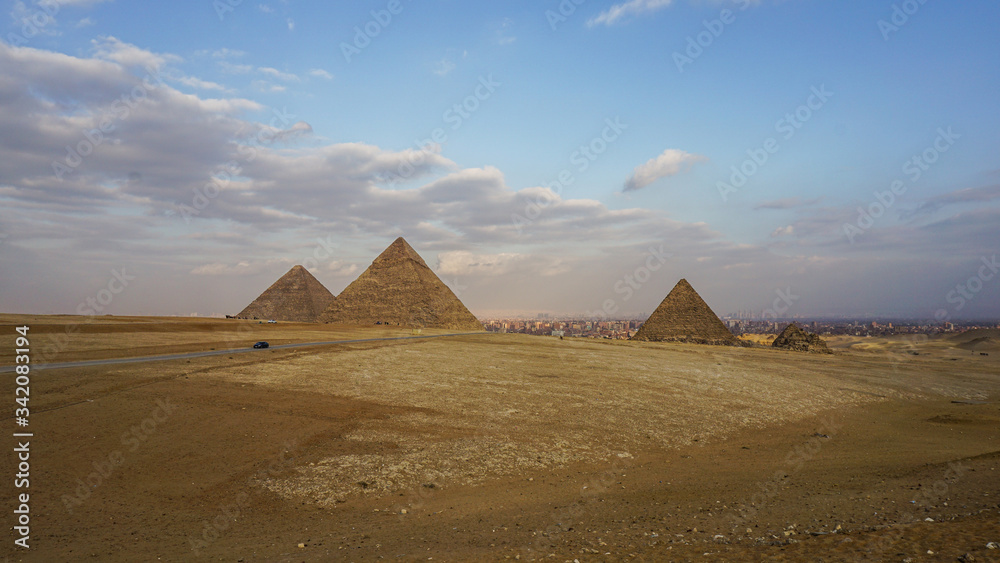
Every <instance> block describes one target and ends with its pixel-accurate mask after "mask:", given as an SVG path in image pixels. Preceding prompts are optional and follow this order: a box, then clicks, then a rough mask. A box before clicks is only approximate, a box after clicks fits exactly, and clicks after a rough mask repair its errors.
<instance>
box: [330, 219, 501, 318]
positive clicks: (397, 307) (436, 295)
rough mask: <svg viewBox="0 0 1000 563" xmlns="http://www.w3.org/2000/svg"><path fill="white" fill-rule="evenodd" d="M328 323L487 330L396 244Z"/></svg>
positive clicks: (333, 309)
mask: <svg viewBox="0 0 1000 563" xmlns="http://www.w3.org/2000/svg"><path fill="white" fill-rule="evenodd" d="M320 320H321V321H322V322H326V323H348V324H361V325H372V324H376V323H383V324H389V325H400V326H405V327H427V328H447V329H452V330H483V325H482V323H480V322H479V321H478V320H477V319H476V317H475V316H474V315H473V314H472V313H470V312H469V310H468V309H466V308H465V305H463V304H462V302H461V301H459V299H458V297H456V296H455V294H454V293H452V291H451V290H450V289H448V286H446V285H445V284H444V283H442V282H441V280H440V279H438V277H437V275H435V274H434V272H433V271H431V269H430V268H428V267H427V264H426V263H424V260H423V258H421V257H420V255H419V254H417V252H416V251H415V250H413V248H412V247H411V246H410V245H409V244H407V242H406V241H405V240H403V237H399V238H397V239H396V240H395V241H393V243H392V244H390V245H389V247H388V248H386V249H385V250H384V251H383V252H382V254H379V256H378V258H376V259H375V261H374V262H372V265H371V266H368V269H367V270H365V271H364V272H363V273H362V274H361V275H360V276H358V279H356V280H354V281H353V282H352V283H351V285H349V286H347V287H346V288H345V289H344V291H342V292H341V293H340V295H338V296H337V300H336V301H334V302H333V303H332V304H331V305H330V306H329V307H328V308H327V309H326V311H324V312H323V314H322V315H321V316H320Z"/></svg>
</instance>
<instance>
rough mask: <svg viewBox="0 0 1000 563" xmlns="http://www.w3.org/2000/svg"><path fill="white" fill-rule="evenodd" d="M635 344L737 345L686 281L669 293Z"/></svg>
mask: <svg viewBox="0 0 1000 563" xmlns="http://www.w3.org/2000/svg"><path fill="white" fill-rule="evenodd" d="M632 340H648V341H656V342H660V341H685V342H699V343H704V344H737V343H738V342H737V340H736V337H735V336H733V333H732V332H729V329H728V328H726V325H724V324H722V321H721V320H719V317H717V316H716V315H715V313H714V312H712V309H711V308H710V307H709V306H708V304H707V303H705V301H704V300H703V299H702V298H701V296H700V295H698V292H697V291H695V290H694V288H693V287H691V284H689V283H688V282H687V280H685V279H682V280H681V281H679V282H677V285H675V286H674V288H673V289H672V290H670V293H668V294H667V296H666V297H665V298H664V299H663V302H661V303H660V306H659V307H657V308H656V310H655V311H653V314H652V315H650V316H649V318H648V319H646V322H644V323H643V324H642V326H641V327H639V330H638V332H636V333H635V335H634V336H632Z"/></svg>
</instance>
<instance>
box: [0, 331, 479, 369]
mask: <svg viewBox="0 0 1000 563" xmlns="http://www.w3.org/2000/svg"><path fill="white" fill-rule="evenodd" d="M482 334H490V333H488V332H460V333H455V334H433V335H427V336H396V337H393V338H362V339H359V340H331V341H329V342H306V343H303V344H279V345H277V346H271V347H270V348H268V350H280V349H282V348H305V347H306V346H323V345H326V344H355V343H358V342H385V341H389V340H418V339H422V338H423V339H426V338H442V337H445V336H475V335H482ZM263 351H264V350H257V349H254V348H231V349H229V350H211V351H208V352H188V353H186V354H164V355H162V356H142V357H138V358H112V359H108V360H89V361H85V362H62V363H57V364H34V365H32V366H31V371H38V370H42V369H63V368H81V367H88V366H106V365H112V364H138V363H142V362H163V361H169V360H186V359H191V358H204V357H205V356H222V355H224V354H247V353H252V352H263ZM15 367H16V366H0V373H11V372H13V371H14V368H15Z"/></svg>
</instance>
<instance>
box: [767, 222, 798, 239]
mask: <svg viewBox="0 0 1000 563" xmlns="http://www.w3.org/2000/svg"><path fill="white" fill-rule="evenodd" d="M794 232H795V226H793V225H788V226H786V227H778V228H777V229H775V230H774V232H772V233H771V237H772V238H776V237H784V236H789V235H791V234H793V233H794Z"/></svg>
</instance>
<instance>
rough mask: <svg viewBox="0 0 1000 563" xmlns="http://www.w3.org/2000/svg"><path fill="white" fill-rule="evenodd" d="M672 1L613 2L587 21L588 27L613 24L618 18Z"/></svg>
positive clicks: (666, 4) (663, 5) (649, 10)
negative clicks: (612, 4)
mask: <svg viewBox="0 0 1000 563" xmlns="http://www.w3.org/2000/svg"><path fill="white" fill-rule="evenodd" d="M673 3H674V0H629V1H628V2H624V3H622V4H615V5H614V6H611V7H610V8H608V9H607V10H605V11H603V12H601V13H600V14H599V15H598V16H596V17H594V18H591V19H590V20H588V21H587V25H588V26H589V27H593V26H596V25H613V24H615V23H617V22H618V21H619V20H620V19H622V18H624V17H628V16H637V15H641V14H647V13H650V12H655V11H657V10H661V9H663V8H666V7H667V6H669V5H671V4H673Z"/></svg>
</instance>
